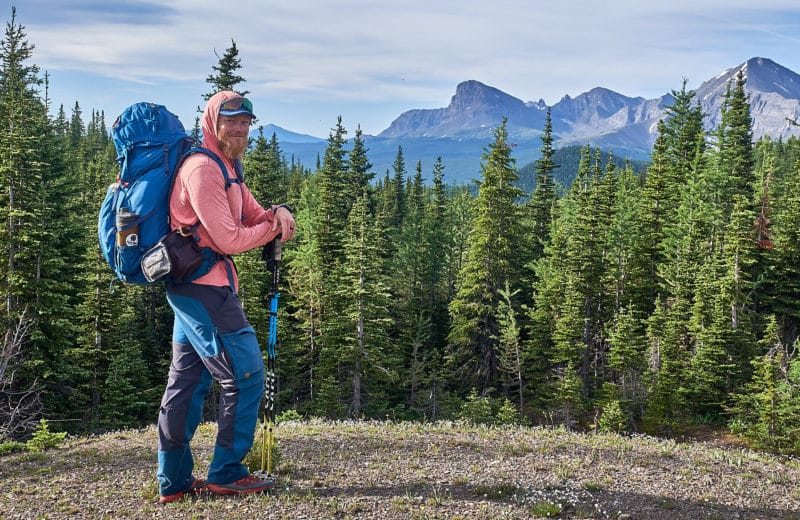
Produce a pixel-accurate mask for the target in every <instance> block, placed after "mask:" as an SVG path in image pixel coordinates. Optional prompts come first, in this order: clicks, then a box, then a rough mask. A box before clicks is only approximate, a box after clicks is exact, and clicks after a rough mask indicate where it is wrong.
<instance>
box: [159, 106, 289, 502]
mask: <svg viewBox="0 0 800 520" xmlns="http://www.w3.org/2000/svg"><path fill="white" fill-rule="evenodd" d="M254 118H255V115H254V114H253V105H252V103H251V102H250V101H249V100H248V99H246V98H244V97H242V96H240V95H238V94H236V93H234V92H229V91H224V92H219V93H217V94H215V95H214V96H212V97H211V99H209V100H208V103H207V105H206V108H205V111H204V112H203V120H202V130H203V147H205V148H207V149H209V150H211V151H212V152H214V153H215V154H217V155H218V156H219V157H220V158H221V159H222V160H223V162H224V164H225V166H226V168H227V171H228V176H229V177H230V179H231V180H232V181H233V182H231V183H230V184H228V183H226V182H225V176H224V175H223V172H221V171H220V168H219V166H218V165H217V163H216V162H215V161H214V160H213V159H212V158H210V157H208V156H207V155H206V154H199V153H198V154H193V155H191V156H189V158H187V159H186V160H185V161H184V163H183V165H182V166H181V167H180V169H179V171H178V174H177V176H176V179H175V185H174V187H173V190H172V194H171V196H170V218H171V222H172V227H173V229H176V228H191V227H192V226H194V225H195V224H198V225H197V227H196V229H195V233H196V236H197V237H198V239H199V241H198V244H199V245H200V246H201V247H210V248H212V249H213V250H215V251H216V252H217V253H218V256H219V258H220V259H219V260H218V261H217V263H216V264H215V265H214V267H213V268H212V269H211V271H209V272H208V273H207V274H205V275H203V276H201V277H200V278H197V279H196V280H194V281H193V282H191V283H182V284H169V285H168V286H167V300H168V301H169V304H170V306H171V307H172V310H173V311H174V313H175V323H174V328H173V334H172V364H171V365H170V369H169V380H168V382H167V387H166V390H165V391H164V397H163V398H162V401H161V408H160V412H159V417H158V435H159V441H158V445H159V447H158V450H159V451H158V480H159V486H160V487H159V491H160V494H161V498H160V499H159V501H160V502H161V503H167V502H174V501H176V500H179V499H180V498H182V497H183V496H184V495H186V494H187V493H189V494H194V493H198V492H200V491H202V490H203V489H204V488H206V487H207V489H208V490H209V491H211V492H212V493H217V494H222V495H235V494H243V493H258V492H262V491H266V490H268V489H270V488H271V487H272V486H273V482H272V481H270V480H266V479H261V478H258V477H256V476H255V475H250V474H249V471H248V470H247V468H246V467H245V466H244V464H242V459H243V458H244V456H245V455H246V454H247V452H248V451H249V450H250V447H251V446H252V444H253V436H254V433H255V427H256V423H257V421H258V409H259V404H260V402H261V397H262V395H263V387H264V362H263V358H262V357H261V349H260V348H259V346H258V342H257V340H256V335H255V331H254V329H253V327H252V326H250V324H249V323H248V321H247V318H246V317H245V315H244V311H243V310H242V304H241V302H240V301H239V299H238V297H237V293H238V288H239V287H238V277H237V273H236V268H235V266H234V264H233V261H232V259H231V257H230V255H233V254H236V253H241V252H243V251H247V250H249V249H252V248H255V247H259V246H263V245H264V244H267V243H269V242H271V241H272V240H273V239H275V238H276V237H278V236H279V235H280V239H281V240H282V241H286V240H290V239H291V238H292V237H293V236H294V232H295V223H294V219H293V218H292V215H291V213H290V212H289V211H288V210H287V209H286V208H285V207H282V206H280V207H273V208H271V209H266V210H265V209H264V208H262V207H261V205H259V203H258V202H256V200H255V199H254V198H253V195H252V194H251V193H250V191H249V190H248V188H247V186H246V185H245V184H244V182H241V171H242V163H241V159H242V157H243V156H244V153H245V151H246V150H247V145H248V133H249V130H250V125H251V124H252V121H253V119H254ZM212 378H213V379H216V380H217V381H219V383H220V394H221V395H220V401H219V420H218V426H219V431H218V433H217V440H216V445H215V447H214V458H213V460H212V461H211V465H210V467H209V470H208V480H207V482H206V481H203V480H201V479H198V478H195V476H194V475H193V473H192V471H193V469H194V459H193V457H192V451H191V448H190V446H189V442H190V441H191V439H192V436H193V435H194V432H195V430H196V428H197V426H198V424H199V422H200V418H201V413H202V408H203V401H204V399H205V397H206V396H207V395H208V392H209V389H210V386H211V382H212Z"/></svg>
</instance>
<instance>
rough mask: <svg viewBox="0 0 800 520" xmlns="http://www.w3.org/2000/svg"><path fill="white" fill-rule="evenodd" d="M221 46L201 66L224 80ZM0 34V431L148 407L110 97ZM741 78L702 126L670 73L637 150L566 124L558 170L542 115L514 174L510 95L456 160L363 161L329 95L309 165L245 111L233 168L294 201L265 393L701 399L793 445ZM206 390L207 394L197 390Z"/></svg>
mask: <svg viewBox="0 0 800 520" xmlns="http://www.w3.org/2000/svg"><path fill="white" fill-rule="evenodd" d="M235 51H236V48H235V44H234V46H233V47H232V48H231V49H229V52H228V53H227V54H226V55H225V56H223V57H222V58H221V59H220V62H219V64H218V65H217V66H215V67H214V68H213V70H214V72H215V73H216V76H214V75H212V76H211V77H210V78H209V83H211V85H210V86H209V88H210V89H211V92H214V91H215V90H216V89H217V88H221V87H226V88H233V89H235V90H238V91H242V90H243V83H244V78H243V77H241V76H237V75H235V74H234V73H240V72H242V71H244V70H246V69H245V68H242V70H237V69H239V67H240V66H241V65H240V64H239V62H238V61H237V59H236V52H235ZM0 56H1V57H2V69H0V294H2V302H3V306H4V308H3V313H2V321H0V329H1V330H2V332H3V335H2V337H3V340H2V354H1V355H0V441H3V440H10V439H19V438H23V437H25V436H26V435H29V434H30V432H31V431H32V429H33V428H34V427H35V424H36V422H37V421H38V420H39V419H40V418H46V419H47V420H48V421H50V425H51V428H54V429H57V430H59V431H69V432H73V433H91V432H99V431H107V430H113V429H120V428H127V427H138V426H141V425H145V424H150V423H153V422H155V420H156V417H157V412H158V407H159V403H160V399H161V394H162V392H163V388H164V385H165V383H166V378H167V370H168V367H169V362H170V357H171V348H170V339H171V334H172V311H171V310H170V308H169V306H168V304H167V301H166V298H165V294H164V288H163V286H159V285H155V286H151V287H142V286H133V285H127V284H124V283H121V282H119V281H114V276H113V273H112V271H111V269H110V268H109V267H108V265H107V264H106V263H105V261H104V260H103V258H102V256H101V253H100V249H99V246H98V239H97V215H98V210H99V207H100V203H101V201H102V199H103V197H104V195H105V192H106V188H107V187H108V186H109V184H111V183H112V182H114V180H115V178H116V175H117V171H118V167H117V163H116V152H115V150H114V146H113V143H112V142H111V140H110V134H109V132H110V124H111V123H113V118H115V117H116V114H113V115H112V114H106V113H104V112H103V111H102V110H96V109H92V110H91V112H88V113H87V112H85V111H84V109H83V107H81V105H80V103H79V102H78V101H76V103H75V105H74V106H72V107H64V106H61V107H53V106H51V101H50V98H49V94H48V93H49V92H52V91H55V90H57V89H58V85H56V84H50V82H49V78H48V76H47V74H46V73H44V72H42V71H41V70H40V69H39V67H37V66H36V65H35V64H34V62H35V53H34V45H33V42H30V41H29V40H28V37H27V35H26V32H25V28H24V26H23V25H21V24H19V22H18V21H17V20H16V18H15V17H14V16H12V18H11V21H10V22H8V23H7V24H6V27H5V32H4V34H3V36H2V42H1V43H0ZM237 83H239V84H238V85H237ZM244 86H246V85H244ZM744 87H745V79H744V78H743V77H742V76H741V75H740V76H739V77H738V78H737V79H736V80H735V81H733V82H732V83H731V84H730V85H729V87H728V92H727V95H726V98H725V103H724V106H723V109H722V114H721V118H720V121H721V122H720V124H719V125H718V127H717V128H714V129H712V130H708V129H704V128H703V124H702V122H703V114H702V113H701V112H700V109H699V108H697V106H698V105H697V103H696V100H695V98H694V92H693V91H689V90H686V87H685V83H684V85H683V87H682V88H680V89H678V90H674V91H673V96H674V98H675V102H674V105H673V106H671V107H669V108H668V109H667V111H666V116H665V117H664V118H663V119H662V121H661V123H660V124H659V128H658V137H657V140H656V141H655V145H654V147H653V150H652V155H651V159H650V162H649V164H648V165H647V167H646V169H645V170H644V171H643V172H637V171H634V169H633V168H632V167H630V166H625V167H619V166H617V165H616V163H614V162H612V161H611V160H607V161H604V160H601V159H600V157H601V151H600V150H596V149H593V148H591V147H590V146H587V147H584V148H581V149H580V150H579V154H580V162H579V166H578V168H577V175H576V176H575V178H574V182H572V183H571V184H570V185H560V184H559V183H557V182H556V181H555V180H554V172H556V171H557V169H558V168H559V167H560V166H561V165H559V164H556V163H555V162H554V161H553V156H554V152H555V150H554V148H553V136H552V133H551V125H550V118H549V115H548V118H547V123H546V125H545V128H543V129H542V130H543V134H542V136H541V142H540V143H536V146H539V147H541V154H540V157H539V159H538V160H536V161H535V163H534V168H533V170H534V172H535V183H532V184H533V185H534V187H532V188H531V189H530V190H527V189H526V190H523V189H522V188H521V187H520V186H522V185H523V184H521V183H520V179H519V170H518V167H520V166H523V165H517V164H516V163H515V160H514V159H513V156H512V144H511V143H509V142H508V135H507V129H506V123H505V121H502V122H498V126H497V128H496V129H495V131H494V137H493V139H491V140H489V142H487V143H486V146H485V148H484V154H483V158H482V160H481V178H480V181H479V182H476V183H475V184H474V185H466V186H465V185H460V186H458V185H452V184H449V183H448V181H447V164H446V162H444V161H442V160H439V161H438V162H436V163H435V164H434V165H433V166H432V168H423V167H422V164H421V163H420V162H418V161H416V160H415V158H414V157H407V156H404V153H403V149H402V147H400V148H398V150H397V157H396V160H395V162H394V164H393V166H392V168H391V169H390V170H387V171H385V172H375V171H373V169H372V165H371V164H370V160H369V149H368V146H367V145H366V143H365V140H364V138H363V135H362V133H361V131H360V128H356V129H355V130H353V129H352V128H350V129H347V128H346V127H345V125H344V123H343V120H342V118H341V117H340V118H339V119H338V120H337V121H332V122H331V123H332V128H331V131H330V135H329V138H328V142H327V147H326V149H325V152H324V155H322V156H320V157H319V159H318V161H317V164H315V165H308V164H300V163H299V162H298V161H296V160H295V159H294V158H292V157H286V155H285V154H284V153H283V152H282V151H281V143H280V142H278V141H277V139H276V137H275V136H274V135H273V136H269V135H263V133H261V134H259V135H258V137H257V138H256V139H254V142H253V143H252V146H251V148H250V150H249V151H248V153H247V155H246V157H245V160H244V162H245V174H246V179H247V183H248V186H249V187H250V189H251V191H252V192H253V193H254V194H255V196H256V198H257V200H259V201H260V202H261V204H262V205H264V206H268V205H269V204H273V203H279V202H288V203H289V204H290V206H291V207H292V208H293V211H294V215H295V218H296V220H297V225H298V232H297V236H296V237H295V239H294V240H292V241H291V242H288V243H287V244H286V245H285V247H284V249H283V252H284V258H283V262H282V263H281V287H280V288H281V296H280V310H279V316H278V323H279V325H278V338H279V339H278V344H277V349H276V350H277V370H278V379H279V405H278V408H279V412H290V411H292V412H293V413H294V412H296V413H297V414H299V415H301V416H305V417H311V416H316V417H327V418H332V419H345V418H355V419H358V418H365V419H381V420H386V419H388V420H397V421H401V420H414V421H435V420H449V419H468V420H471V421H475V422H483V423H494V424H500V423H509V422H516V423H521V424H531V425H542V424H548V425H564V426H565V427H568V428H575V429H579V430H591V429H600V430H611V431H619V432H645V433H649V434H654V435H675V434H680V433H681V432H683V431H687V430H690V429H692V428H696V427H699V426H709V425H710V426H712V427H715V428H719V429H727V430H729V431H731V432H733V433H735V434H737V435H739V436H741V437H742V438H746V439H748V440H749V441H750V442H751V443H752V445H753V446H757V447H760V448H765V449H769V450H772V451H776V452H781V453H795V454H797V453H800V356H798V352H797V346H798V337H799V336H800V262H799V261H798V258H800V142H798V140H796V139H794V138H790V139H788V140H786V141H785V142H784V141H780V140H778V141H775V140H771V139H769V138H763V139H760V140H758V141H754V139H753V134H752V120H751V116H750V112H749V102H748V97H747V95H746V93H745V89H744ZM136 101H140V100H131V103H134V102H136ZM203 104H204V101H203V100H201V99H198V105H203ZM192 123H195V122H192V121H184V125H185V126H187V129H191V127H192ZM195 128H196V123H195ZM195 131H196V130H195ZM531 145H532V146H533V144H531ZM517 146H525V143H524V142H522V143H519V144H518V145H517ZM604 153H607V151H605V152H604ZM236 264H237V267H238V270H239V273H240V279H241V292H240V298H241V299H242V301H243V304H244V306H245V310H246V312H247V315H248V317H249V319H250V322H251V324H252V325H253V326H254V327H255V328H256V330H257V332H258V334H259V338H260V341H261V343H262V344H263V345H266V341H267V333H268V324H269V316H268V315H269V312H268V311H269V309H268V301H269V291H270V288H271V282H272V277H271V274H270V272H269V271H268V270H267V267H266V266H265V265H264V262H263V261H262V259H261V252H260V251H256V250H254V251H250V252H248V253H245V254H242V255H238V256H237V257H236ZM207 407H208V410H207V411H208V414H209V419H213V417H214V416H215V415H214V410H213V408H214V402H213V393H212V397H211V398H210V399H209V400H208V402H207Z"/></svg>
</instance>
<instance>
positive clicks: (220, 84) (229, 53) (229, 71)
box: [203, 38, 250, 101]
mask: <svg viewBox="0 0 800 520" xmlns="http://www.w3.org/2000/svg"><path fill="white" fill-rule="evenodd" d="M214 55H215V56H216V57H217V59H218V60H219V61H218V63H217V64H216V65H212V66H211V68H212V69H213V70H214V73H212V74H209V75H208V77H207V78H206V83H208V84H209V85H211V87H212V88H211V92H208V93H206V94H203V99H205V100H206V101H208V100H209V99H210V98H211V96H213V95H214V94H216V93H217V92H220V91H222V90H232V91H234V92H237V93H238V94H241V95H242V96H246V95H247V94H249V93H250V91H249V90H237V88H238V86H239V84H241V83H245V82H246V81H247V80H246V79H245V78H244V76H240V75H239V73H238V71H239V70H240V69H241V68H242V60H241V59H240V58H239V49H238V48H237V47H236V42H235V41H234V40H233V38H231V46H230V47H228V48H227V49H225V53H224V54H223V55H222V56H220V55H219V54H217V51H216V50H215V51H214Z"/></svg>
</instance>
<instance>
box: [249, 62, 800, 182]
mask: <svg viewBox="0 0 800 520" xmlns="http://www.w3.org/2000/svg"><path fill="white" fill-rule="evenodd" d="M740 70H741V71H742V72H743V74H744V76H745V78H746V83H745V90H746V92H747V94H748V96H749V100H750V107H751V108H750V113H751V116H752V118H753V135H754V137H755V138H759V137H762V136H765V135H769V136H771V137H772V138H773V139H777V138H783V139H786V138H787V137H789V136H798V135H800V127H797V126H795V125H791V124H790V123H789V121H787V118H789V119H792V120H798V119H800V75H798V74H797V73H795V72H793V71H791V70H789V69H788V68H786V67H783V66H781V65H779V64H777V63H775V62H774V61H772V60H769V59H767V58H751V59H749V60H747V61H746V62H744V63H742V64H740V65H738V66H735V67H731V68H729V69H726V70H724V71H723V72H721V73H720V74H719V75H717V76H716V77H714V78H711V79H708V80H707V81H704V82H703V83H702V84H700V85H699V86H698V87H692V86H691V85H687V86H686V88H687V89H691V90H694V91H695V94H696V95H695V101H696V102H698V103H699V104H700V107H701V110H702V111H703V114H704V125H705V127H706V129H708V130H711V129H713V128H715V127H716V126H717V125H718V123H719V118H720V108H721V106H722V102H723V98H724V95H725V92H726V89H727V88H728V85H729V83H730V82H731V81H732V80H734V79H735V76H736V74H737V73H738V72H739V71H740ZM679 88H680V85H678V86H677V87H676V90H677V89H679ZM673 102H674V98H673V96H672V94H671V93H665V94H664V95H662V96H660V97H658V98H656V99H645V98H643V97H633V98H632V97H627V96H624V95H622V94H619V93H617V92H614V91H612V90H609V89H606V88H602V87H596V88H594V89H592V90H590V91H588V92H585V93H583V94H580V95H579V96H576V97H575V98H571V97H570V96H564V97H563V98H561V100H559V101H558V102H557V103H555V104H554V105H552V106H551V107H550V110H551V119H552V125H553V138H554V146H555V147H556V148H561V147H566V146H570V145H579V146H584V145H587V144H589V145H591V146H592V147H596V148H601V149H603V150H606V151H609V150H610V151H613V152H614V155H615V156H618V157H619V156H622V157H629V158H631V159H640V160H641V159H645V160H646V159H648V158H649V155H650V151H651V148H652V145H653V142H654V141H655V138H656V128H657V123H658V121H659V119H661V118H663V117H664V109H665V108H666V107H668V106H670V105H672V104H673ZM546 110H547V105H546V104H545V103H544V101H543V100H541V99H540V100H539V101H535V102H534V101H528V102H525V101H522V100H520V99H518V98H515V97H513V96H511V95H509V94H506V93H505V92H503V91H501V90H499V89H497V88H495V87H491V86H488V85H485V84H483V83H480V82H478V81H474V80H470V81H464V82H462V83H460V84H458V85H457V86H456V92H455V94H454V95H453V97H452V98H451V100H450V104H449V105H448V106H447V107H444V108H435V109H418V110H409V111H407V112H403V113H402V114H400V115H399V116H398V117H397V118H396V119H395V120H394V121H393V122H392V123H391V124H390V125H389V127H388V128H386V129H385V130H383V131H382V132H381V133H379V134H378V135H377V136H364V139H365V141H366V144H367V148H368V150H369V151H368V156H369V158H370V161H371V162H372V164H373V170H374V171H375V172H376V174H377V175H378V176H382V175H383V174H384V172H385V170H387V169H390V168H391V165H392V163H393V162H394V160H395V157H396V155H397V150H398V147H399V146H402V148H403V156H404V159H405V162H406V165H407V169H408V170H409V172H412V171H413V168H414V167H415V165H416V163H417V161H421V162H422V166H423V176H425V175H426V174H428V176H429V173H430V171H431V168H432V166H433V163H434V161H435V160H436V157H439V156H441V157H442V160H443V162H444V165H445V179H446V180H447V181H448V182H450V183H461V182H468V181H470V180H471V179H473V178H478V177H479V176H480V157H481V154H482V153H483V151H484V149H485V148H486V146H487V145H488V144H489V143H490V142H491V141H492V139H493V132H494V130H495V128H497V126H498V125H500V123H501V121H502V118H503V117H506V118H507V130H508V136H509V141H510V142H513V143H514V144H515V145H516V146H515V147H514V156H515V158H516V160H517V165H518V166H520V167H521V166H524V165H525V164H528V163H530V162H532V161H534V160H536V159H538V158H539V149H540V146H541V141H540V139H539V137H540V136H541V134H542V132H543V129H544V121H545V114H546ZM272 128H273V130H274V129H277V130H281V131H282V132H284V136H285V138H284V139H282V138H281V135H280V134H276V135H277V136H278V141H279V142H280V145H281V149H282V150H283V151H284V153H286V154H287V156H289V155H291V156H292V157H293V158H294V159H295V160H299V161H300V162H302V163H303V164H304V165H306V166H307V167H313V166H314V165H315V164H316V159H317V157H322V155H323V153H324V149H325V146H327V141H326V140H322V139H318V138H315V137H311V136H302V135H300V134H294V133H291V132H289V133H285V132H286V131H283V130H282V129H280V128H279V127H272ZM264 132H265V135H268V136H269V135H271V132H269V131H268V130H267V129H265V131H264Z"/></svg>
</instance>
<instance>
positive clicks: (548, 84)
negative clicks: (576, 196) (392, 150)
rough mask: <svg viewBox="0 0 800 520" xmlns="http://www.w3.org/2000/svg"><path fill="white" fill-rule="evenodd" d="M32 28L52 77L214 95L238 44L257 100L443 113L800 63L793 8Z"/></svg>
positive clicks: (594, 5)
mask: <svg viewBox="0 0 800 520" xmlns="http://www.w3.org/2000/svg"><path fill="white" fill-rule="evenodd" d="M56 5H58V7H56ZM54 12H58V13H60V14H59V16H61V17H63V18H64V19H66V20H67V22H66V23H63V22H59V21H58V19H57V18H56V17H55V16H53V13H54ZM70 13H72V14H71V15H70ZM136 13H140V14H139V15H137V14H136ZM18 19H19V21H20V22H21V23H22V24H23V25H25V26H26V28H27V31H28V34H29V37H30V38H31V40H32V41H33V43H35V45H36V51H35V60H36V62H37V64H39V65H40V66H41V67H42V68H43V69H47V70H75V71H82V72H85V73H86V74H88V75H103V76H106V77H109V78H114V79H117V80H122V81H128V82H140V83H144V84H153V85H157V84H158V83H159V82H160V81H164V80H168V81H171V82H182V81H185V82H197V83H198V91H203V90H205V86H206V85H205V82H204V80H205V78H206V76H207V75H208V74H209V73H210V72H211V66H212V65H215V64H216V62H217V59H216V57H215V56H214V54H213V53H214V50H216V51H217V52H218V53H219V54H220V55H221V54H222V53H223V52H224V50H225V49H227V48H228V47H229V46H230V43H231V39H233V40H235V41H236V44H237V47H238V49H239V57H240V58H241V60H242V64H243V67H244V68H243V74H244V75H245V76H246V77H247V80H248V84H247V86H248V89H249V90H251V91H253V92H254V95H260V96H263V97H270V98H273V99H274V100H276V101H277V102H280V101H281V100H286V102H287V103H303V102H307V103H312V102H313V103H331V104H336V103H340V104H345V103H346V104H347V105H348V106H353V105H352V103H354V102H357V101H363V102H364V103H365V104H367V105H369V106H370V108H369V110H371V111H374V110H375V108H374V107H375V103H380V102H384V103H387V104H391V105H392V106H397V105H398V104H399V103H403V102H404V101H407V102H408V103H411V106H412V107H413V106H422V105H424V106H444V105H445V104H446V103H447V102H448V101H449V98H450V96H451V95H452V93H453V92H454V90H455V86H456V84H457V83H458V82H460V81H463V80H467V79H477V80H479V81H482V82H484V83H487V84H490V85H492V86H495V87H497V88H500V89H501V90H504V91H506V92H508V93H509V94H512V95H514V96H517V97H519V98H521V99H523V100H526V101H527V100H531V99H533V100H535V99H538V98H544V99H545V101H546V102H548V103H551V104H552V103H555V102H556V101H558V99H560V97H561V96H563V95H564V94H569V95H572V96H575V95H577V94H580V93H581V92H584V91H586V90H589V89H591V88H593V87H595V86H603V87H606V88H610V89H613V90H616V91H618V92H620V93H622V94H625V95H630V96H637V95H641V96H644V97H655V96H657V95H660V94H662V93H665V92H667V91H668V90H669V89H671V88H679V87H680V83H681V80H682V78H683V77H687V78H688V79H689V80H690V81H689V85H690V87H692V86H694V85H699V83H700V82H701V81H703V80H705V79H708V78H709V77H711V76H713V75H715V74H717V73H718V72H720V71H721V70H723V69H725V68H728V67H732V66H735V65H737V64H739V63H741V62H743V61H745V60H746V59H748V58H750V57H753V56H764V57H767V58H771V59H774V60H775V61H777V62H779V63H781V64H782V65H784V66H787V67H789V68H792V69H794V70H798V68H800V62H799V61H798V58H797V57H796V52H795V49H796V44H797V43H798V42H797V40H798V37H797V35H798V34H800V31H798V26H799V25H800V5H798V4H797V3H796V1H794V0H791V1H789V0H764V1H762V2H759V3H758V6H757V7H756V6H755V4H753V3H752V2H751V1H749V0H748V1H744V0H706V1H701V2H698V1H696V0H693V1H688V0H673V1H667V0H653V1H650V2H641V1H639V0H625V1H616V2H610V3H606V4H603V3H599V2H596V1H590V0H565V1H562V2H549V1H548V2H544V1H540V0H536V1H525V0H495V1H493V2H487V1H485V0H462V1H460V2H445V1H436V0H405V1H400V0H375V1H368V2H367V1H363V0H305V1H302V2H286V1H285V0H280V1H278V0H269V1H266V2H265V1H258V0H245V1H240V2H236V3H232V4H229V5H222V4H220V3H219V2H210V1H207V0H205V1H200V0H195V1H190V0H176V1H170V2H166V1H164V2H160V3H159V2H135V1H127V2H105V3H100V2H90V1H78V2H75V3H73V4H70V6H69V7H64V6H63V4H62V2H53V1H52V0H28V1H26V3H25V6H24V8H20V9H19V10H18ZM89 87H90V86H89ZM256 90H259V91H262V90H263V91H262V92H257V93H256ZM396 115H398V114H393V116H396ZM387 117H390V118H391V117H392V116H387ZM389 122H390V121H386V122H385V123H384V127H385V126H388V123H389ZM325 125H326V127H329V126H330V122H326V123H325ZM381 129H382V128H371V129H369V130H371V131H375V132H377V131H380V130H381ZM300 130H302V129H300Z"/></svg>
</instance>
